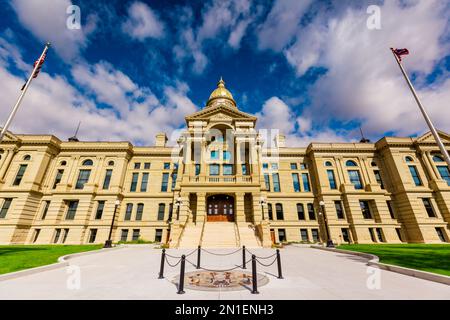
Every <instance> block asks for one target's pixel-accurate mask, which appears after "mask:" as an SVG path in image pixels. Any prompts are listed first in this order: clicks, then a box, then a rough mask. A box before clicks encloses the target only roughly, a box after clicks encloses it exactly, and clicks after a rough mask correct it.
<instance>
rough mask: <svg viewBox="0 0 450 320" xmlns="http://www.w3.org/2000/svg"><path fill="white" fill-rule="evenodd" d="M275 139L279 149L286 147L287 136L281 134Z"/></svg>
mask: <svg viewBox="0 0 450 320" xmlns="http://www.w3.org/2000/svg"><path fill="white" fill-rule="evenodd" d="M275 139H276V143H277V148H284V147H285V142H286V136H285V135H284V134H281V133H279V134H277V136H276V137H275Z"/></svg>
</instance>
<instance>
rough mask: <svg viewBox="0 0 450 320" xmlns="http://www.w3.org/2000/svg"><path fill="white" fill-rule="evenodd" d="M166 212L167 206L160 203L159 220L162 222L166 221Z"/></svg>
mask: <svg viewBox="0 0 450 320" xmlns="http://www.w3.org/2000/svg"><path fill="white" fill-rule="evenodd" d="M165 211H166V204H165V203H160V204H159V205H158V220H160V221H162V220H164V213H165Z"/></svg>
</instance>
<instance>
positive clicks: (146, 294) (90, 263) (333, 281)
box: [0, 245, 450, 300]
mask: <svg viewBox="0 0 450 320" xmlns="http://www.w3.org/2000/svg"><path fill="white" fill-rule="evenodd" d="M189 251H191V250H173V249H171V250H168V251H167V252H168V253H169V254H171V255H176V256H180V255H181V254H183V253H188V252H189ZM212 251H213V252H215V253H227V252H232V251H234V250H233V249H216V250H212ZM252 251H254V253H255V254H257V255H258V256H269V255H272V254H273V253H274V252H275V250H273V249H252ZM160 257H161V250H159V249H155V248H153V247H152V246H150V245H136V246H126V247H123V248H116V249H109V250H102V251H101V252H99V253H95V254H90V255H85V256H80V257H76V258H73V259H70V260H69V262H70V266H69V267H68V268H67V267H62V268H59V269H55V270H49V271H43V272H40V273H36V274H32V275H27V276H23V277H20V278H16V279H11V280H5V281H1V282H0V299H2V300H3V299H162V300H166V299H242V300H248V299H301V300H304V299H450V286H447V285H444V284H440V283H435V282H431V281H427V280H422V279H417V278H413V277H409V276H405V275H401V274H398V273H394V272H390V271H383V270H378V269H377V270H376V272H375V274H374V269H370V268H369V269H368V267H367V266H366V262H367V260H366V259H364V258H361V257H357V256H353V255H349V254H342V253H335V252H327V251H322V250H317V249H313V248H309V247H307V246H288V247H286V248H284V249H281V257H282V265H283V276H284V279H277V278H276V275H277V268H276V264H274V265H272V266H270V267H262V266H260V265H258V272H259V273H261V274H263V275H265V276H267V277H268V278H269V282H268V283H267V284H266V285H264V286H261V287H260V288H259V292H260V293H259V294H251V292H250V290H248V289H243V290H239V291H227V290H219V291H200V290H191V289H188V288H185V291H186V293H185V294H183V295H178V294H177V288H176V285H175V284H174V283H172V280H173V278H174V277H176V275H178V274H179V265H178V266H177V267H176V268H171V267H169V266H168V265H166V271H165V278H164V279H158V271H159V265H160ZM247 257H248V256H247ZM188 259H189V260H190V261H192V262H194V263H195V262H196V255H195V254H193V255H191V256H190V257H189V258H188ZM241 260H242V256H241V253H240V252H239V253H236V254H234V255H231V256H215V255H211V254H209V253H206V252H203V253H202V266H204V267H205V268H208V269H227V268H230V267H233V266H236V265H240V264H241V263H242V261H241ZM271 260H272V259H267V260H266V261H264V263H268V262H270V261H271ZM174 262H176V260H173V259H171V263H174ZM73 266H77V267H79V269H78V268H77V267H73ZM250 268H251V265H250V264H249V265H248V271H249V272H250V271H251V269H250ZM77 270H79V275H80V278H79V279H80V282H79V284H80V286H79V288H77V286H76V284H77V281H76V278H74V276H76V274H77V273H78V272H77ZM194 270H195V268H194V267H193V266H192V265H190V264H189V263H187V264H186V272H190V271H194ZM377 272H379V274H378V275H379V277H380V278H379V281H378V278H377V276H378V275H377V274H376V273H377ZM74 279H75V280H74ZM378 283H379V288H377V284H378ZM74 284H75V285H74ZM368 284H369V286H368Z"/></svg>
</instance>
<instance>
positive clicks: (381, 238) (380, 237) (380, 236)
mask: <svg viewBox="0 0 450 320" xmlns="http://www.w3.org/2000/svg"><path fill="white" fill-rule="evenodd" d="M376 230H377V237H378V241H379V242H385V241H384V235H383V230H382V229H381V228H376Z"/></svg>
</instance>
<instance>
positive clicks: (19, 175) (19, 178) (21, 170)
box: [13, 164, 28, 186]
mask: <svg viewBox="0 0 450 320" xmlns="http://www.w3.org/2000/svg"><path fill="white" fill-rule="evenodd" d="M27 166H28V165H26V164H21V165H20V167H19V171H18V172H17V175H16V178H15V179H14V183H13V186H18V185H19V184H20V182H21V181H22V178H23V175H24V174H25V170H26V169H27Z"/></svg>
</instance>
